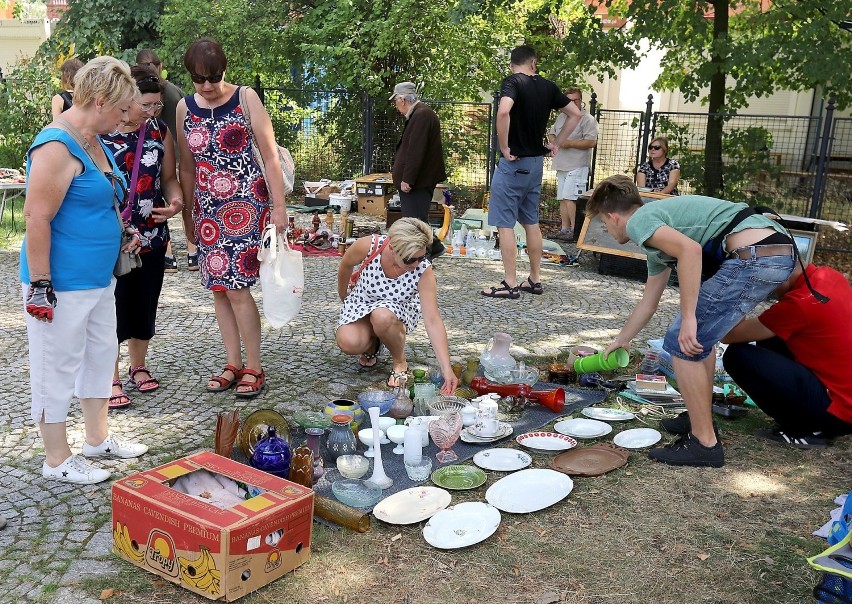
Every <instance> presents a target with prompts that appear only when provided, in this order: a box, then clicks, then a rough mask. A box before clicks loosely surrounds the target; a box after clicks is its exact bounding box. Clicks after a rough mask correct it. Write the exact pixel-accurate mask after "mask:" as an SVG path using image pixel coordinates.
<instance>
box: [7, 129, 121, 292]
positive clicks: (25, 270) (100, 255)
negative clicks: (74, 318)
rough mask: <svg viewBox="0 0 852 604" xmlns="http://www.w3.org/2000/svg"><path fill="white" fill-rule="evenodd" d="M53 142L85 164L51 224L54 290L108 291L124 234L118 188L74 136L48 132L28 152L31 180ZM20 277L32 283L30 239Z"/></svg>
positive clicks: (23, 252)
mask: <svg viewBox="0 0 852 604" xmlns="http://www.w3.org/2000/svg"><path fill="white" fill-rule="evenodd" d="M99 140H100V139H99ZM51 141H59V142H61V143H62V144H63V145H65V146H66V147H67V148H68V152H69V153H70V154H71V155H73V156H74V157H76V158H77V159H78V160H80V162H81V163H82V164H83V173H82V174H80V175H79V176H76V177H75V178H74V179H73V180H72V181H71V185H70V186H69V187H68V191H67V192H66V193H65V199H63V200H62V205H60V206H59V211H58V212H57V213H56V215H55V216H54V217H53V220H51V221H50V274H51V279H52V281H53V287H54V289H55V290H56V291H78V290H84V289H98V288H103V287H107V286H108V285H109V284H110V280H111V279H112V270H113V267H114V266H115V261H116V258H118V250H119V247H120V246H121V228H120V227H119V224H118V218H117V217H116V214H115V206H114V204H113V195H114V193H113V192H114V189H113V185H112V183H111V182H110V180H109V179H108V178H107V177H106V176H104V173H103V172H101V170H100V168H98V167H97V166H96V165H95V164H94V163H92V160H91V159H90V158H89V156H88V154H87V153H86V152H85V151H84V150H83V149H82V147H80V145H79V144H78V143H77V142H76V141H75V140H74V139H73V138H72V136H71V135H70V134H69V133H68V132H66V131H65V130H62V129H60V128H45V129H44V130H42V131H41V132H39V134H38V136H36V138H35V140H34V141H33V144H32V146H31V147H30V149H29V151H27V175H28V176H29V172H30V164H31V158H30V154H31V153H32V151H33V149H36V148H38V147H40V146H41V145H43V144H45V143H48V142H51ZM101 148H102V149H103V150H104V152H105V154H106V157H107V158H108V159H109V162H110V165H111V166H112V171H113V173H114V174H115V175H116V177H117V178H118V179H119V180H121V181H122V182H124V183H125V187H126V186H127V181H126V180H125V179H124V176H122V174H121V172H120V171H119V169H118V166H117V165H116V163H115V160H114V159H113V156H112V153H110V152H109V150H107V149H106V148H105V147H104V145H103V143H101ZM19 275H20V278H21V281H22V282H23V283H29V282H30V271H29V266H28V264H27V241H26V237H25V238H24V243H23V245H22V246H21V268H20V271H19Z"/></svg>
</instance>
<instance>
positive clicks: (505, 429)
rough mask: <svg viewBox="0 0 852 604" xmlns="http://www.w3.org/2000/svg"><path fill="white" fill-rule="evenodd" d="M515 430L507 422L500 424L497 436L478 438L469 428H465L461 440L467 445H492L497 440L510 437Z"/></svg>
mask: <svg viewBox="0 0 852 604" xmlns="http://www.w3.org/2000/svg"><path fill="white" fill-rule="evenodd" d="M513 431H514V429H513V428H512V426H511V424H507V423H506V422H500V428H499V429H498V430H497V435H496V436H476V435H474V434H472V433H471V432H470V431H469V430H468V428H465V429H464V430H462V431H461V435H460V437H461V439H462V442H466V443H474V444H475V443H491V442H494V441H495V440H500V439H501V438H506V437H507V436H510V435H511V434H512V432H513Z"/></svg>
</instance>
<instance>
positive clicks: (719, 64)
mask: <svg viewBox="0 0 852 604" xmlns="http://www.w3.org/2000/svg"><path fill="white" fill-rule="evenodd" d="M711 4H713V6H714V9H715V11H714V16H713V42H714V44H715V42H716V41H717V40H720V39H723V38H727V37H728V8H729V0H711ZM725 58H726V57H723V56H721V55H719V54H718V53H717V52H715V51H714V53H713V57H712V59H711V61H710V62H711V64H712V65H713V66H714V67H715V72H714V73H713V75H712V77H711V78H710V96H709V99H708V100H709V105H708V108H707V113H708V115H707V131H706V133H705V145H704V190H705V192H706V194H707V195H710V196H713V197H715V196H718V195H719V193H720V192H721V191H722V187H723V181H722V126H723V121H722V118H721V116H720V114H719V113H720V111H721V110H722V107H723V106H724V104H725V76H726V75H727V74H726V73H725V67H724V64H723V63H724V60H725Z"/></svg>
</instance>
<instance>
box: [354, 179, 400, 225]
mask: <svg viewBox="0 0 852 604" xmlns="http://www.w3.org/2000/svg"><path fill="white" fill-rule="evenodd" d="M394 190H395V189H394V186H393V177H392V176H391V173H390V172H378V173H376V174H367V175H366V176H361V177H360V178H356V179H355V193H356V194H357V195H358V213H359V214H367V215H369V216H381V217H384V216H385V215H386V214H387V207H388V201H390V198H391V197H392V196H393V192H394Z"/></svg>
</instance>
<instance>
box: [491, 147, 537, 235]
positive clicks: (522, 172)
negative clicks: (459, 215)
mask: <svg viewBox="0 0 852 604" xmlns="http://www.w3.org/2000/svg"><path fill="white" fill-rule="evenodd" d="M543 166H544V158H542V157H519V158H518V159H516V160H515V161H509V160H507V159H505V158H503V159H501V160H500V162H499V163H498V164H497V167H496V168H495V169H494V177H493V178H492V179H491V197H490V198H489V200H488V224H490V225H491V226H494V227H505V228H509V229H512V228H514V227H515V222H520V223H521V224H538V200H539V198H540V197H541V177H542V174H543Z"/></svg>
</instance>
